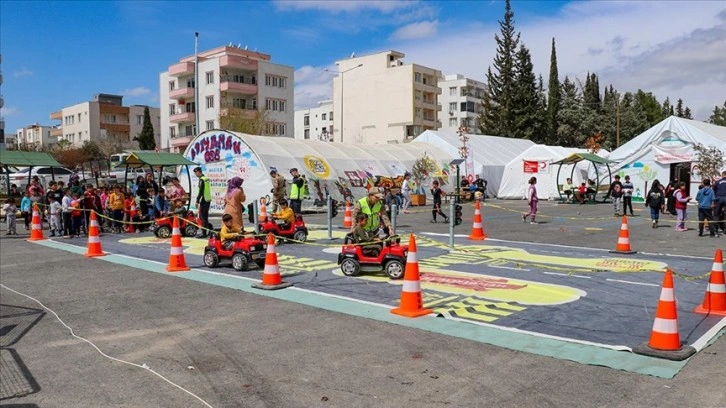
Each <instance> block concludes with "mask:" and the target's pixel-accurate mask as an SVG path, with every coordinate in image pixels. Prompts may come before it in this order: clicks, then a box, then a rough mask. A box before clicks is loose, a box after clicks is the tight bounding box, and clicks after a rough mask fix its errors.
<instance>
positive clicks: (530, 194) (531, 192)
mask: <svg viewBox="0 0 726 408" xmlns="http://www.w3.org/2000/svg"><path fill="white" fill-rule="evenodd" d="M536 184H537V177H532V178H531V179H529V188H528V189H527V203H529V212H528V213H527V214H524V215H522V222H527V217H529V216H530V215H531V216H532V221H530V222H529V223H530V224H536V223H537V221H535V219H534V218H535V217H536V216H537V203H538V202H539V198H537V187H535V185H536Z"/></svg>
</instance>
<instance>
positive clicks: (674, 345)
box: [633, 268, 696, 360]
mask: <svg viewBox="0 0 726 408" xmlns="http://www.w3.org/2000/svg"><path fill="white" fill-rule="evenodd" d="M633 351H634V352H636V353H639V354H646V355H651V356H655V357H663V358H667V359H670V360H684V359H686V358H688V357H689V356H691V355H693V354H694V353H695V352H696V350H695V349H694V348H693V347H690V346H684V345H682V344H681V335H680V333H679V332H678V312H677V311H676V294H675V289H674V287H673V272H672V271H671V269H670V268H668V269H666V273H665V276H664V277H663V287H662V289H661V292H660V300H659V301H658V308H657V309H656V311H655V322H654V323H653V330H651V333H650V341H648V342H647V343H643V344H641V345H639V346H637V347H635V348H633Z"/></svg>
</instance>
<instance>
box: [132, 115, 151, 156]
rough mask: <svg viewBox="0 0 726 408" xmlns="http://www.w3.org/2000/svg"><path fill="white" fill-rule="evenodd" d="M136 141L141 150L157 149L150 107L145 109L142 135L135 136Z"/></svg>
mask: <svg viewBox="0 0 726 408" xmlns="http://www.w3.org/2000/svg"><path fill="white" fill-rule="evenodd" d="M134 140H135V141H136V142H138V143H139V149H141V150H154V149H156V140H155V139H154V126H153V125H152V124H151V115H150V114H149V107H148V106H146V107H144V125H143V126H142V127H141V133H139V134H138V135H136V136H134Z"/></svg>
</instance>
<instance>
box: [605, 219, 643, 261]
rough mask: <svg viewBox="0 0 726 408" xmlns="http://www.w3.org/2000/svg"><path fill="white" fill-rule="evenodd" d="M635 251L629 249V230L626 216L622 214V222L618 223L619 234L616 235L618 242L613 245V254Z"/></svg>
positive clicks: (632, 252)
mask: <svg viewBox="0 0 726 408" xmlns="http://www.w3.org/2000/svg"><path fill="white" fill-rule="evenodd" d="M636 252H637V251H633V250H632V249H630V232H629V231H628V217H626V216H625V215H623V223H622V224H620V235H619V236H618V244H617V245H616V246H615V250H614V251H610V253H613V254H634V253H636Z"/></svg>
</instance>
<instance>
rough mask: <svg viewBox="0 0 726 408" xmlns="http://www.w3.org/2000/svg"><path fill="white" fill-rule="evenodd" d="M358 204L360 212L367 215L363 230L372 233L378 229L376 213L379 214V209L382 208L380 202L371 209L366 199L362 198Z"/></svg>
mask: <svg viewBox="0 0 726 408" xmlns="http://www.w3.org/2000/svg"><path fill="white" fill-rule="evenodd" d="M358 202H359V203H360V210H361V212H362V213H363V214H367V215H368V222H367V223H366V226H365V229H366V230H367V231H373V230H375V229H376V228H378V224H379V223H380V220H379V219H378V213H380V212H381V208H382V207H383V205H382V204H381V202H380V201H379V202H377V203H376V204H375V205H374V206H373V208H370V206H369V205H368V197H363V198H361V199H360V200H358Z"/></svg>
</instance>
